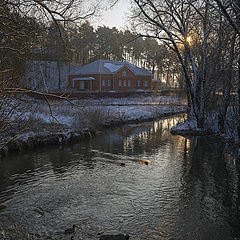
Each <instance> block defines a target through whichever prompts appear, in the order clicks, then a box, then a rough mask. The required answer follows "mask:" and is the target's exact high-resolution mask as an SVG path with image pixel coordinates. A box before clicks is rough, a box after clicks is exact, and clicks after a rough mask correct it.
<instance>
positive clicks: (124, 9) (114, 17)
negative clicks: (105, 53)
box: [96, 0, 130, 29]
mask: <svg viewBox="0 0 240 240" xmlns="http://www.w3.org/2000/svg"><path fill="white" fill-rule="evenodd" d="M129 12H130V0H119V1H118V2H117V3H116V5H115V6H114V7H112V8H111V9H107V10H105V11H103V13H102V17H100V18H99V21H98V23H96V25H97V26H103V25H105V26H108V27H110V28H112V27H116V28H117V29H124V25H125V24H126V23H127V17H126V15H127V14H129Z"/></svg>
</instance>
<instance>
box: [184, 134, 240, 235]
mask: <svg viewBox="0 0 240 240" xmlns="http://www.w3.org/2000/svg"><path fill="white" fill-rule="evenodd" d="M226 150H227V149H226V147H225V144H224V142H223V141H221V140H219V139H216V138H215V139H214V138H208V137H191V138H190V139H185V148H184V152H183V177H182V194H181V200H180V202H181V206H182V207H183V208H185V207H186V206H187V207H188V208H192V211H191V210H190V211H189V212H190V213H191V216H188V217H189V218H187V219H189V220H190V221H187V222H188V223H189V224H191V221H193V222H194V221H196V220H195V219H198V221H199V231H201V232H202V233H203V234H204V230H206V229H207V228H212V232H213V233H214V232H215V231H216V233H217V234H216V236H215V237H214V238H213V239H218V238H217V236H218V237H219V239H231V238H230V237H232V236H230V235H231V228H233V229H234V234H235V235H240V231H239V226H240V225H239V224H240V221H239V213H238V206H239V204H238V201H239V200H238V199H239V170H238V169H237V166H236V164H235V161H236V160H235V158H234V156H233V154H232V153H228V152H227V151H226ZM195 209H198V211H195ZM183 212H184V213H186V212H185V211H183ZM184 218H186V216H184ZM213 222H214V223H213ZM228 223H229V225H228ZM221 225H222V227H221ZM237 226H238V227H237ZM205 232H206V231H205ZM192 237H193V236H192ZM224 237H225V238H224ZM197 239H198V238H197ZM199 239H200V238H199Z"/></svg>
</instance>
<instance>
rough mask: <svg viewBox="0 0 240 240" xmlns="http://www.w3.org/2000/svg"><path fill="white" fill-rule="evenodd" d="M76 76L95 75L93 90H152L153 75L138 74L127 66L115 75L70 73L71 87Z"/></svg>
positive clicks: (69, 84)
mask: <svg viewBox="0 0 240 240" xmlns="http://www.w3.org/2000/svg"><path fill="white" fill-rule="evenodd" d="M123 71H125V73H126V76H123ZM76 77H94V78H95V80H93V81H92V84H93V85H92V90H93V91H99V90H100V91H110V90H114V91H123V92H126V91H131V90H136V89H143V90H152V76H136V75H134V73H133V72H132V71H131V70H130V69H128V68H127V67H123V68H122V69H120V70H119V71H118V72H117V73H116V74H114V75H111V74H101V75H99V74H93V75H69V77H68V87H69V88H70V89H72V88H74V86H73V83H72V82H73V81H72V79H73V78H76ZM103 81H105V86H103V84H102V82H103ZM108 81H110V82H108ZM119 81H120V82H121V86H120V85H119ZM100 82H101V86H100ZM129 84H130V86H129ZM125 85H126V86H125Z"/></svg>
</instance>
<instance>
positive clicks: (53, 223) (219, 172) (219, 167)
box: [0, 117, 240, 240]
mask: <svg viewBox="0 0 240 240" xmlns="http://www.w3.org/2000/svg"><path fill="white" fill-rule="evenodd" d="M182 118H183V117H174V118H169V119H164V120H160V121H155V122H148V123H141V124H130V125H125V126H122V127H118V128H115V129H109V130H106V131H104V132H101V133H99V134H98V135H97V136H94V137H93V138H91V139H90V140H87V141H82V142H79V143H77V144H73V145H63V146H60V147H48V148H39V149H34V150H32V151H29V152H27V153H24V154H23V153H19V154H10V155H9V156H7V157H6V158H4V160H3V161H2V162H0V203H1V202H5V203H7V205H8V206H7V207H6V208H5V209H2V210H0V239H1V237H2V239H7V240H12V239H13V240H15V239H20V240H26V239H58V240H64V239H66V240H67V239H69V240H70V236H68V235H65V234H64V229H66V228H68V227H70V226H72V225H73V224H75V225H77V232H76V234H75V239H81V238H82V239H83V240H90V239H91V240H92V239H98V236H97V233H98V232H99V231H104V232H105V233H110V234H116V233H128V234H130V235H131V238H130V239H135V240H146V239H149V240H152V239H158V240H170V239H171V240H200V239H202V240H228V239H229V240H232V239H238V237H239V229H240V225H239V216H238V211H239V171H238V168H237V163H236V160H235V159H234V156H233V154H232V153H231V152H228V151H226V148H225V144H224V143H223V142H222V141H220V140H219V139H215V138H209V137H208V138H207V137H191V138H184V137H181V136H173V135H171V134H170V128H171V127H172V126H173V125H175V124H176V123H177V122H178V121H181V120H182ZM144 161H145V162H147V163H149V164H145V162H144Z"/></svg>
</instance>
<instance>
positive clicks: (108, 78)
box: [68, 60, 153, 92]
mask: <svg viewBox="0 0 240 240" xmlns="http://www.w3.org/2000/svg"><path fill="white" fill-rule="evenodd" d="M152 78H153V75H152V73H151V72H150V71H146V70H144V69H142V68H139V67H137V66H135V65H133V64H131V63H129V62H126V61H124V62H117V61H110V60H97V61H95V62H92V63H90V64H87V65H84V66H82V67H81V68H80V69H79V70H77V71H76V72H75V73H73V74H71V75H69V76H68V88H69V89H72V90H77V91H100V92H104V91H142V90H152Z"/></svg>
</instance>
